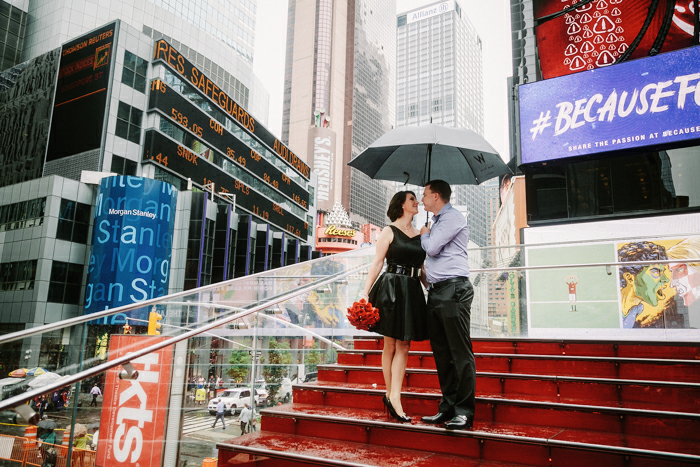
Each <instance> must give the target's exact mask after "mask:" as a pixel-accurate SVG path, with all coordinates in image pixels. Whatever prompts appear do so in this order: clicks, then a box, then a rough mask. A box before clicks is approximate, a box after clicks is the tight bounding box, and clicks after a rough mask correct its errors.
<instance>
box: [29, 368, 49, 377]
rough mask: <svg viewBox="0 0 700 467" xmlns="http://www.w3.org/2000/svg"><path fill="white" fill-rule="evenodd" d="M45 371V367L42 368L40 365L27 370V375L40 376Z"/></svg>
mask: <svg viewBox="0 0 700 467" xmlns="http://www.w3.org/2000/svg"><path fill="white" fill-rule="evenodd" d="M44 373H46V370H44V369H43V368H41V367H39V366H38V367H36V368H32V369H31V370H27V376H40V375H43V374H44Z"/></svg>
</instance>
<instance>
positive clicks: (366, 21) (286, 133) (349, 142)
mask: <svg viewBox="0 0 700 467" xmlns="http://www.w3.org/2000/svg"><path fill="white" fill-rule="evenodd" d="M395 15H396V3H395V2H394V1H388V2H387V1H379V0H347V1H343V0H339V1H335V2H332V1H330V0H317V1H316V2H301V1H297V0H291V1H290V3H289V16H288V25H287V56H286V60H285V83H284V110H283V116H282V138H283V141H284V142H286V143H288V145H289V147H290V149H292V150H293V151H295V152H296V153H297V154H299V155H301V156H302V157H304V155H306V157H307V161H308V163H309V165H310V166H311V167H312V169H313V170H314V171H315V172H316V173H317V174H318V176H319V187H318V190H317V193H316V194H317V201H318V208H319V209H320V210H326V211H330V209H331V208H332V206H333V204H334V203H335V202H336V201H340V202H341V203H342V205H343V206H344V207H345V208H349V209H348V210H349V212H350V218H351V219H352V220H353V222H355V223H356V224H361V223H367V222H369V223H372V224H376V225H384V224H385V223H386V220H387V219H386V207H387V205H388V198H389V186H390V185H389V184H387V183H386V182H381V181H374V180H370V179H369V178H368V177H366V176H365V175H363V174H361V173H359V172H357V171H355V170H354V169H352V170H351V169H350V168H349V167H347V163H348V162H349V161H350V159H351V158H352V157H354V156H356V155H357V154H359V153H360V152H362V150H364V149H365V148H366V147H367V146H369V145H370V144H371V143H372V142H374V140H376V139H377V138H379V136H381V135H382V134H384V133H385V132H387V131H388V130H390V129H391V126H392V122H393V119H394V110H395V107H394V103H393V100H394V83H395V81H394V67H393V64H394V59H395V40H394V24H395V23H394V21H395ZM317 141H328V142H329V144H328V145H323V147H320V146H318V144H317V143H316V142H317Z"/></svg>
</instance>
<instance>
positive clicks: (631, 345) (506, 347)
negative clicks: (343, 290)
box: [354, 337, 700, 360]
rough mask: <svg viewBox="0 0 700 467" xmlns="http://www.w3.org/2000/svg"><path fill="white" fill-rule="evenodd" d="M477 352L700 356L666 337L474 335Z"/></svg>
mask: <svg viewBox="0 0 700 467" xmlns="http://www.w3.org/2000/svg"><path fill="white" fill-rule="evenodd" d="M354 343H355V349H356V350H382V349H383V348H384V340H383V339H381V338H375V339H372V338H365V339H355V342H354ZM472 346H473V348H474V352H477V353H508V354H530V355H579V356H589V357H629V358H652V359H658V358H661V359H682V360H700V346H699V345H698V344H697V342H666V341H595V340H554V339H528V338H521V339H494V338H483V337H473V338H472ZM411 350H415V351H430V350H431V348H430V342H429V341H421V342H411Z"/></svg>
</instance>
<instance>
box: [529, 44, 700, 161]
mask: <svg viewBox="0 0 700 467" xmlns="http://www.w3.org/2000/svg"><path fill="white" fill-rule="evenodd" d="M518 89H519V93H520V144H521V150H522V163H523V164H529V163H533V162H544V161H550V160H556V159H562V158H565V157H574V156H582V155H588V154H595V153H601V152H619V151H620V150H627V149H633V148H642V147H650V148H652V150H655V151H658V150H662V149H665V148H668V147H670V146H672V145H678V144H680V143H682V142H688V144H690V141H691V140H696V139H698V138H700V47H690V48H687V49H683V50H678V51H676V52H669V53H666V54H660V55H657V56H654V57H648V58H643V59H639V60H633V61H631V62H624V63H621V64H619V65H616V66H614V67H609V68H601V69H596V70H590V71H586V72H583V73H577V74H574V75H569V76H561V77H559V78H554V79H551V80H545V81H538V82H535V83H531V84H525V85H522V86H520V87H519V88H518Z"/></svg>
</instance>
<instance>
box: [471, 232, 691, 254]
mask: <svg viewBox="0 0 700 467" xmlns="http://www.w3.org/2000/svg"><path fill="white" fill-rule="evenodd" d="M643 237H644V239H645V240H648V239H654V238H674V239H676V238H679V237H683V238H685V237H700V232H693V233H673V234H659V235H644V236H643ZM639 238H640V235H635V236H634V237H613V238H597V239H592V240H591V239H589V240H568V241H566V242H544V243H516V244H514V245H501V246H495V245H494V246H478V247H473V248H467V251H474V250H502V249H506V248H532V247H540V246H557V245H574V244H581V243H604V242H620V241H626V240H639Z"/></svg>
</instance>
